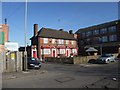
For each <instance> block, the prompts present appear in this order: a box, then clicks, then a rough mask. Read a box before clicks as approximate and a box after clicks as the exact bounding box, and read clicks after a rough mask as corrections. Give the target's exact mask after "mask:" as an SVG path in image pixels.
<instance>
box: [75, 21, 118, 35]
mask: <svg viewBox="0 0 120 90" xmlns="http://www.w3.org/2000/svg"><path fill="white" fill-rule="evenodd" d="M118 21H120V20H114V21H111V22H106V23H102V24H98V25H93V26H89V27H86V28H81V29H79V30H78V31H77V32H76V33H79V32H85V31H89V30H95V29H99V28H104V27H107V26H111V25H115V24H117V23H118Z"/></svg>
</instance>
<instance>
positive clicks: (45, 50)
mask: <svg viewBox="0 0 120 90" xmlns="http://www.w3.org/2000/svg"><path fill="white" fill-rule="evenodd" d="M75 37H76V35H75V34H72V32H71V31H70V32H69V33H68V32H67V31H63V30H62V29H60V30H54V29H50V28H41V29H40V31H38V24H34V36H33V37H32V38H30V40H31V56H32V57H35V58H36V57H38V58H45V57H58V56H66V57H69V56H70V55H73V56H74V55H76V54H77V41H76V38H77V37H76V38H75Z"/></svg>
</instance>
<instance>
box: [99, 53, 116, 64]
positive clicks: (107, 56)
mask: <svg viewBox="0 0 120 90" xmlns="http://www.w3.org/2000/svg"><path fill="white" fill-rule="evenodd" d="M97 62H98V63H109V62H115V57H114V55H112V54H103V55H101V56H100V57H99V58H98V59H97Z"/></svg>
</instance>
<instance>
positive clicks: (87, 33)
mask: <svg viewBox="0 0 120 90" xmlns="http://www.w3.org/2000/svg"><path fill="white" fill-rule="evenodd" d="M76 34H77V35H78V47H79V48H78V54H79V55H86V51H85V50H86V48H89V47H94V48H96V49H97V50H98V54H106V53H113V54H114V53H118V48H119V47H120V20H115V21H110V22H106V23H102V24H99V25H94V26H90V27H86V28H81V29H79V30H78V31H77V32H76ZM119 53H120V51H119Z"/></svg>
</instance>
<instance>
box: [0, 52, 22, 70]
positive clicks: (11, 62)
mask: <svg viewBox="0 0 120 90" xmlns="http://www.w3.org/2000/svg"><path fill="white" fill-rule="evenodd" d="M12 54H14V56H12ZM13 57H15V58H13ZM12 58H13V59H12ZM0 61H1V62H0V64H1V65H0V66H1V67H2V68H1V70H2V72H14V71H22V66H23V65H22V53H21V52H9V53H6V52H1V53H0Z"/></svg>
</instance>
